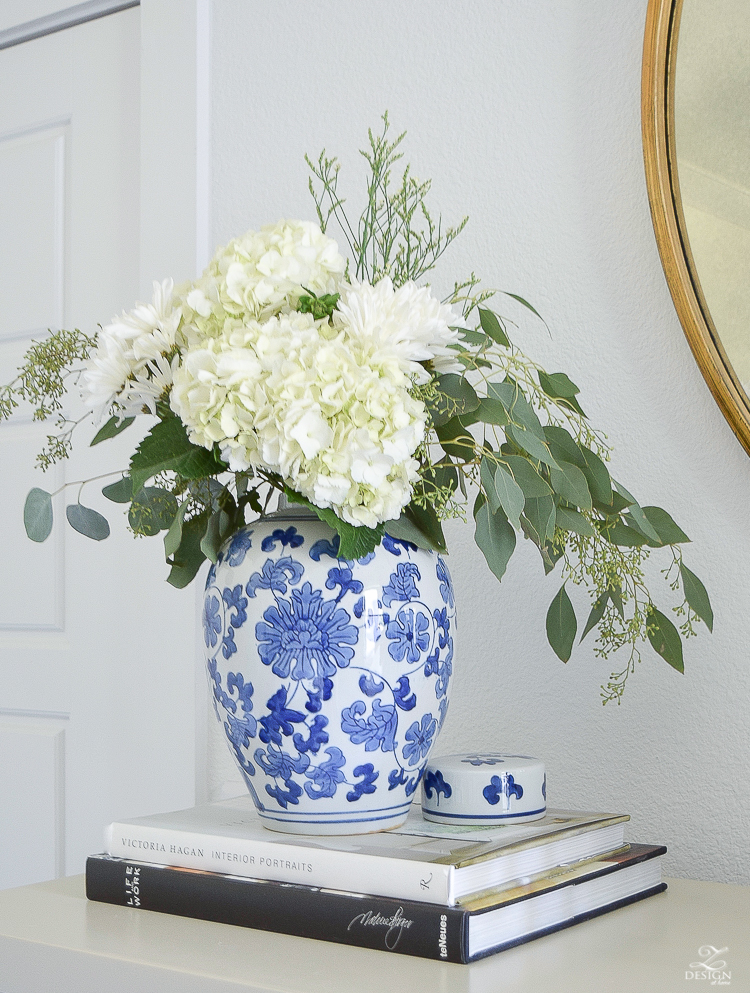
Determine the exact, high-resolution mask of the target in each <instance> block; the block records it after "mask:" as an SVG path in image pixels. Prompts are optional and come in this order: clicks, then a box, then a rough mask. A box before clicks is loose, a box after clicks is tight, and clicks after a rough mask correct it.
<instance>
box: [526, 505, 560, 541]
mask: <svg viewBox="0 0 750 993" xmlns="http://www.w3.org/2000/svg"><path fill="white" fill-rule="evenodd" d="M555 519H556V515H555V501H554V500H553V499H552V497H551V496H545V497H538V498H531V499H527V500H526V505H525V507H524V511H523V517H522V518H521V527H522V528H523V531H524V534H525V535H526V536H527V537H528V538H531V540H532V541H533V542H534V544H535V545H537V546H538V547H539V549H540V550H541V549H542V548H544V546H545V545H546V544H547V542H548V541H552V539H553V538H554V536H555Z"/></svg>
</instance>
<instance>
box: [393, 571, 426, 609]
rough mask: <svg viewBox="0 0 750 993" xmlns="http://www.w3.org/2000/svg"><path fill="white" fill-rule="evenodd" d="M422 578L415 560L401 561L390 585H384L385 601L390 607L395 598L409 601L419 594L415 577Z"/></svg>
mask: <svg viewBox="0 0 750 993" xmlns="http://www.w3.org/2000/svg"><path fill="white" fill-rule="evenodd" d="M415 578H416V579H421V578H422V577H421V576H420V574H419V569H418V568H417V566H416V565H414V563H413V562H399V564H398V565H397V566H396V571H395V572H392V573H391V578H390V579H389V580H388V585H387V586H384V587H383V603H384V604H385V605H386V607H390V605H391V604H392V603H393V601H394V600H403V601H404V602H405V603H408V602H409V600H414V599H416V598H417V597H418V596H419V590H418V589H417V585H416V583H415V582H414V579H415Z"/></svg>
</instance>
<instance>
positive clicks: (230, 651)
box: [221, 627, 237, 659]
mask: <svg viewBox="0 0 750 993" xmlns="http://www.w3.org/2000/svg"><path fill="white" fill-rule="evenodd" d="M236 651H237V645H236V644H235V642H234V628H233V627H230V628H229V629H228V630H227V633H226V634H225V635H224V637H223V638H222V640H221V654H222V655H223V656H224V658H225V659H229V658H231V657H232V655H234V653H235V652H236Z"/></svg>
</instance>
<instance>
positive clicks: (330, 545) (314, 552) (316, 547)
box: [308, 534, 341, 562]
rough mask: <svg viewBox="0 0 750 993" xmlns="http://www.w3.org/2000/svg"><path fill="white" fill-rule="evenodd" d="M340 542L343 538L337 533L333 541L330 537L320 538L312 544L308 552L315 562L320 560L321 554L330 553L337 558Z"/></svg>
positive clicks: (333, 557)
mask: <svg viewBox="0 0 750 993" xmlns="http://www.w3.org/2000/svg"><path fill="white" fill-rule="evenodd" d="M340 544H341V538H339V536H338V535H337V534H336V535H334V536H333V540H332V541H329V540H328V538H318V540H317V541H316V542H315V543H314V544H313V545H312V546H311V548H310V551H309V553H308V554H309V555H310V558H311V559H312V560H313V561H314V562H320V556H321V555H330V557H331V558H332V559H337V558H338V557H339V545H340Z"/></svg>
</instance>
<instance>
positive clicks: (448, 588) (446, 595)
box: [435, 555, 455, 607]
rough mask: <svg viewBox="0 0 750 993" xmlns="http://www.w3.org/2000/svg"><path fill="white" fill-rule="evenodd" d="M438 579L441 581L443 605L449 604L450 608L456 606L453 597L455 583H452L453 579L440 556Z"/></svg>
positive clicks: (437, 567) (437, 566) (437, 568)
mask: <svg viewBox="0 0 750 993" xmlns="http://www.w3.org/2000/svg"><path fill="white" fill-rule="evenodd" d="M435 568H436V571H437V578H438V579H439V580H440V596H441V597H442V598H443V603H447V604H448V606H449V607H453V606H455V599H454V596H453V583H451V577H450V575H449V574H448V569H447V567H446V565H445V562H443V560H442V559H441V558H440V556H439V555H438V559H437V565H436V567H435Z"/></svg>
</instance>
